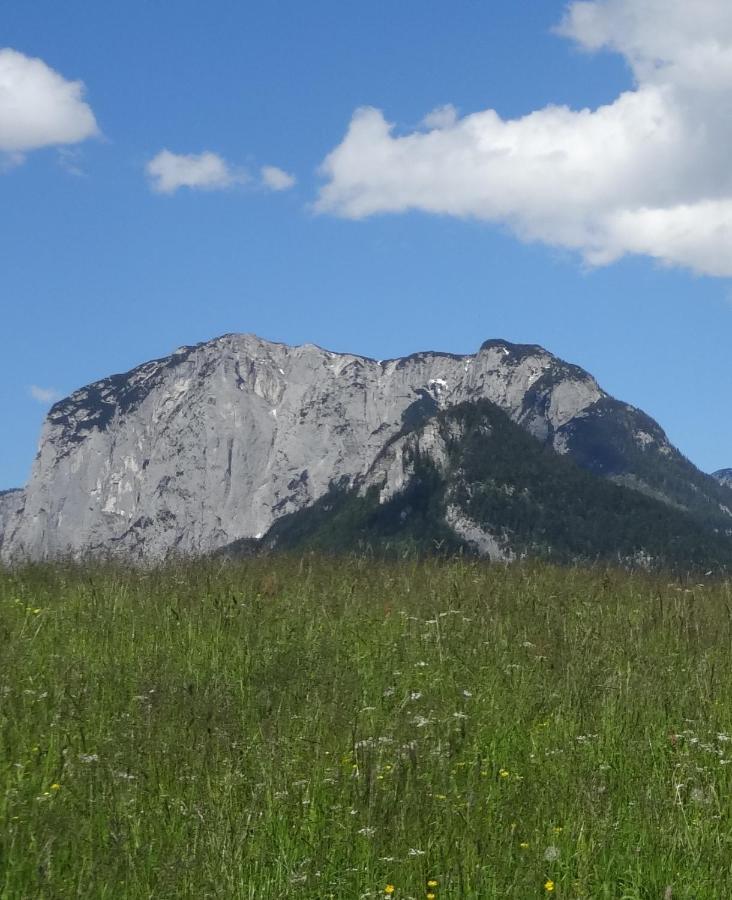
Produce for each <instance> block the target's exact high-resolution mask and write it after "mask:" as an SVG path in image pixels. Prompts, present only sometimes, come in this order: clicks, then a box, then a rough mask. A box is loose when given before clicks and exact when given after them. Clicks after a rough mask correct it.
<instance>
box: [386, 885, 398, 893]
mask: <svg viewBox="0 0 732 900" xmlns="http://www.w3.org/2000/svg"><path fill="white" fill-rule="evenodd" d="M395 890H396V888H395V887H394V885H393V884H387V886H386V887H385V888H384V893H385V894H393V893H394V891H395Z"/></svg>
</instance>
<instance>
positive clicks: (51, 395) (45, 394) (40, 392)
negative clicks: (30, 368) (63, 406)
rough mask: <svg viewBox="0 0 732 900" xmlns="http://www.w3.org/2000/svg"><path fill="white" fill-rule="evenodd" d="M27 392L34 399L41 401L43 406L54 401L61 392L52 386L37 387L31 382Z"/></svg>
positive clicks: (58, 397) (59, 396)
mask: <svg viewBox="0 0 732 900" xmlns="http://www.w3.org/2000/svg"><path fill="white" fill-rule="evenodd" d="M28 393H29V394H30V395H31V397H32V398H33V399H34V400H37V401H38V402H39V403H43V404H44V406H47V405H48V404H49V403H55V402H56V400H59V399H60V398H61V394H59V392H58V391H57V390H55V389H54V388H43V387H38V385H37V384H32V385H31V386H30V387H29V388H28Z"/></svg>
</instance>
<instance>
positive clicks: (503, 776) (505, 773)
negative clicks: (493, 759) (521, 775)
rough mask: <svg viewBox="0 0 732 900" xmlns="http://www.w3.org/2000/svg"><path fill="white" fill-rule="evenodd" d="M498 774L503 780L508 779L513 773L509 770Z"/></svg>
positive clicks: (503, 770) (502, 770)
mask: <svg viewBox="0 0 732 900" xmlns="http://www.w3.org/2000/svg"><path fill="white" fill-rule="evenodd" d="M498 774H499V775H500V776H501V778H508V776H509V775H510V774H511V773H510V772H509V771H508V769H501V771H500V772H499V773H498Z"/></svg>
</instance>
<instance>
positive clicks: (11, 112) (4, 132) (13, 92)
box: [0, 48, 98, 163]
mask: <svg viewBox="0 0 732 900" xmlns="http://www.w3.org/2000/svg"><path fill="white" fill-rule="evenodd" d="M83 97H84V85H83V84H82V82H80V81H67V80H66V79H65V78H64V77H63V76H62V75H59V73H58V72H55V71H54V70H53V69H52V68H50V67H49V66H48V65H46V63H44V62H43V60H40V59H33V58H31V57H29V56H24V55H23V54H22V53H19V52H18V51H17V50H11V49H9V48H5V49H0V152H2V153H4V154H7V156H8V158H9V159H10V160H12V161H13V162H14V163H18V162H21V161H22V158H23V154H24V153H26V152H27V151H29V150H37V149H39V148H40V147H49V146H58V145H63V144H76V143H78V142H79V141H83V140H85V139H86V138H89V137H92V136H94V135H95V134H97V133H98V129H97V123H96V119H95V118H94V113H93V112H92V110H91V107H90V106H89V105H88V104H87V103H85V102H84V99H83Z"/></svg>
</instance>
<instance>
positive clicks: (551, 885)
mask: <svg viewBox="0 0 732 900" xmlns="http://www.w3.org/2000/svg"><path fill="white" fill-rule="evenodd" d="M544 890H545V891H546V892H547V894H551V893H552V892H553V891H554V882H553V881H552V880H551V878H549V879H547V881H545V882H544Z"/></svg>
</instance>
